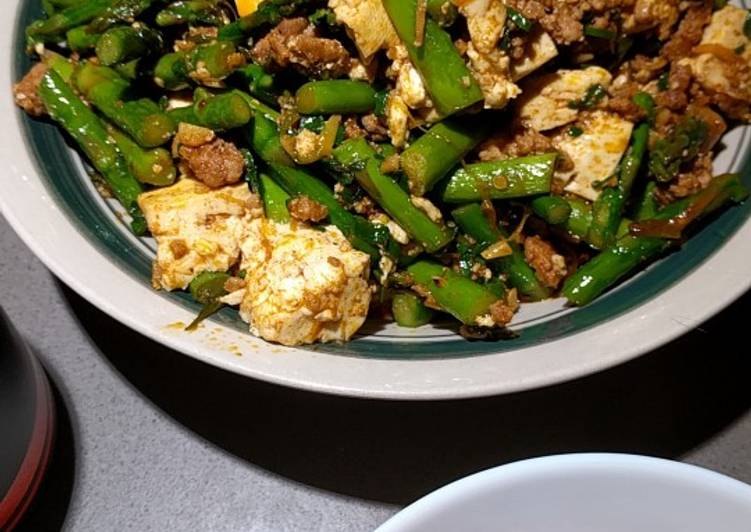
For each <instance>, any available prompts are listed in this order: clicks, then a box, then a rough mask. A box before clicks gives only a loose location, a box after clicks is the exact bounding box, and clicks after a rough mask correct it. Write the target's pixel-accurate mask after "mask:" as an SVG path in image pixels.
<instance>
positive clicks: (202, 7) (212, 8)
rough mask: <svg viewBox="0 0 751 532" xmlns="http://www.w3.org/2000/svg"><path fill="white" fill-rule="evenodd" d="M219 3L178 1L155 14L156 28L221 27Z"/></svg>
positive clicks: (192, 0)
mask: <svg viewBox="0 0 751 532" xmlns="http://www.w3.org/2000/svg"><path fill="white" fill-rule="evenodd" d="M224 19H225V15H224V13H223V12H222V7H221V3H220V2H218V1H217V0H178V1H177V2H172V3H171V4H169V5H168V6H167V7H165V8H164V9H162V10H161V11H160V12H159V13H157V14H156V23H157V25H158V26H162V27H164V26H177V25H180V24H199V25H200V24H205V25H208V26H222V25H223V24H224V22H225V20H224Z"/></svg>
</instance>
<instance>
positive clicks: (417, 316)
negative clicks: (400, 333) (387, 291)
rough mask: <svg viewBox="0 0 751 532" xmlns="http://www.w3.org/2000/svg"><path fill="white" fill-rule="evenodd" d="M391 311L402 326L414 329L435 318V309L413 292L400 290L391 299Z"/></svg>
mask: <svg viewBox="0 0 751 532" xmlns="http://www.w3.org/2000/svg"><path fill="white" fill-rule="evenodd" d="M391 313H392V314H393V315H394V320H395V321H396V323H398V324H399V325H400V326H402V327H409V328H410V329H414V328H416V327H420V326H422V325H425V324H427V323H430V320H431V319H433V311H432V310H430V309H429V308H428V307H426V306H425V304H424V303H423V302H422V300H421V299H420V298H419V297H418V296H417V294H415V293H413V292H398V293H396V294H394V298H393V299H392V300H391Z"/></svg>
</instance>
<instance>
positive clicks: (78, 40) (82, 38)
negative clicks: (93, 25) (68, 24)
mask: <svg viewBox="0 0 751 532" xmlns="http://www.w3.org/2000/svg"><path fill="white" fill-rule="evenodd" d="M101 35H102V34H101V33H89V30H88V29H87V27H86V26H76V27H75V28H71V29H69V30H68V31H67V33H66V34H65V42H66V43H67V44H68V48H69V49H70V50H71V51H72V52H78V53H81V52H86V51H88V50H93V49H94V48H95V47H96V43H97V41H99V37H101Z"/></svg>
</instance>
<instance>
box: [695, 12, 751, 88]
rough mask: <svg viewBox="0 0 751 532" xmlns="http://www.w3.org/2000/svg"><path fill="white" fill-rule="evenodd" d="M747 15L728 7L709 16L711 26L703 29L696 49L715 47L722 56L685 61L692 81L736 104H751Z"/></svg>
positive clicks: (708, 54)
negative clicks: (747, 102) (745, 32)
mask: <svg viewBox="0 0 751 532" xmlns="http://www.w3.org/2000/svg"><path fill="white" fill-rule="evenodd" d="M747 16H748V12H747V11H746V10H745V9H741V8H740V7H736V6H733V5H727V6H725V7H724V8H722V9H720V10H719V11H715V12H714V14H713V15H712V22H711V23H710V24H709V26H707V27H706V28H705V29H704V37H703V38H702V41H701V43H700V44H699V47H698V48H701V47H703V46H707V47H716V48H717V49H718V51H720V52H722V51H723V50H724V51H725V53H722V54H721V55H717V54H715V53H702V54H700V55H699V56H698V57H696V58H692V59H687V60H685V61H686V62H687V63H688V64H689V65H690V67H691V70H692V71H693V74H694V77H696V79H697V80H698V81H699V83H701V84H702V85H703V86H704V87H706V88H707V89H710V90H713V91H717V92H719V93H722V94H726V95H728V96H731V97H733V98H736V99H739V100H745V101H749V100H751V79H750V78H749V75H748V67H749V65H750V64H751V41H750V40H749V39H748V38H747V37H746V35H745V34H744V32H743V26H744V24H745V22H746V17H747Z"/></svg>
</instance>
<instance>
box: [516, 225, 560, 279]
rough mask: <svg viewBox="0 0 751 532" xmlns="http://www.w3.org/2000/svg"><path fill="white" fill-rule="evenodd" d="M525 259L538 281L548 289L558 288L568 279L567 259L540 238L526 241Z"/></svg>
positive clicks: (533, 237)
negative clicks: (565, 278) (564, 279)
mask: <svg viewBox="0 0 751 532" xmlns="http://www.w3.org/2000/svg"><path fill="white" fill-rule="evenodd" d="M524 258H525V259H526V261H527V262H528V263H529V265H530V266H532V269H534V270H535V275H536V276H537V279H538V280H539V281H540V282H541V283H542V284H544V285H545V286H547V287H548V288H557V287H558V285H559V284H561V281H562V280H563V278H564V277H566V274H567V270H566V259H564V258H563V256H562V255H559V254H558V253H557V252H556V250H555V248H553V246H552V245H550V243H548V242H546V241H545V240H543V239H542V238H540V237H539V236H530V237H527V238H525V239H524Z"/></svg>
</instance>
